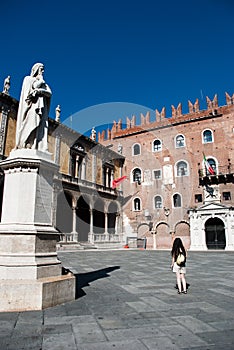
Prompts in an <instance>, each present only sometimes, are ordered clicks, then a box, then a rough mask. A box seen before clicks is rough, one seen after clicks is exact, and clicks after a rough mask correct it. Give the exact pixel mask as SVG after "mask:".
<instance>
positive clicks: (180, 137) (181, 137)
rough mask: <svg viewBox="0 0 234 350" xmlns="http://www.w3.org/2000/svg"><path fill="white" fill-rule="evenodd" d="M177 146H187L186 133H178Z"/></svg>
mask: <svg viewBox="0 0 234 350" xmlns="http://www.w3.org/2000/svg"><path fill="white" fill-rule="evenodd" d="M175 146H176V148H181V147H185V137H184V135H177V136H176V138H175Z"/></svg>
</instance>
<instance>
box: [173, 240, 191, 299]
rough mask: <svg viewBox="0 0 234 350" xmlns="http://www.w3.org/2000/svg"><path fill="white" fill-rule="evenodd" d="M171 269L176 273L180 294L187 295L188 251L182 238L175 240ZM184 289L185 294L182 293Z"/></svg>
mask: <svg viewBox="0 0 234 350" xmlns="http://www.w3.org/2000/svg"><path fill="white" fill-rule="evenodd" d="M171 256H172V262H171V268H172V271H173V272H175V273H176V280H177V285H178V294H181V293H184V294H187V284H186V280H185V274H186V265H185V264H186V251H185V248H184V245H183V243H182V240H181V239H180V238H175V240H174V242H173V246H172V249H171ZM182 287H183V292H182Z"/></svg>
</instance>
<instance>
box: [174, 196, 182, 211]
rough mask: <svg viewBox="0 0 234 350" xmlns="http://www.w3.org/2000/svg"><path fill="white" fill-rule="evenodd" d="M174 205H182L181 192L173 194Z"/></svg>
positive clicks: (177, 206)
mask: <svg viewBox="0 0 234 350" xmlns="http://www.w3.org/2000/svg"><path fill="white" fill-rule="evenodd" d="M173 206H174V208H180V207H181V195H180V194H179V193H176V194H174V195H173Z"/></svg>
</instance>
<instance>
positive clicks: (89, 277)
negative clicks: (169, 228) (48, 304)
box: [0, 249, 234, 350]
mask: <svg viewBox="0 0 234 350" xmlns="http://www.w3.org/2000/svg"><path fill="white" fill-rule="evenodd" d="M59 258H60V260H61V261H62V263H63V266H65V267H66V268H68V269H70V270H72V272H73V273H74V274H75V275H76V278H77V299H76V300H75V301H73V302H70V303H66V304H62V305H59V306H56V307H53V308H49V309H46V310H43V311H33V312H21V313H14V312H13V313H1V314H0V349H1V350H21V349H24V350H26V349H27V350H40V349H41V350H67V349H69V350H111V349H112V350H113V349H115V350H120V349H122V350H156V349H162V350H166V349H174V350H176V349H203V350H219V349H222V350H231V349H232V350H233V349H234V252H223V251H222V252H220V251H212V252H211V251H209V252H189V256H188V261H187V282H188V283H189V284H190V287H189V289H188V294H187V295H178V294H177V291H176V289H175V274H173V273H172V272H171V270H170V262H171V258H170V252H169V251H147V250H127V249H125V250H105V251H100V250H93V251H87V250H83V251H73V252H60V253H59Z"/></svg>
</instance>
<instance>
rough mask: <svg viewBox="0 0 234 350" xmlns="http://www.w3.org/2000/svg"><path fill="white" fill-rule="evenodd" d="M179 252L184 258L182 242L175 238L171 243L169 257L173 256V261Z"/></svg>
mask: <svg viewBox="0 0 234 350" xmlns="http://www.w3.org/2000/svg"><path fill="white" fill-rule="evenodd" d="M180 251H182V253H183V254H184V256H186V252H185V248H184V245H183V242H182V240H181V239H180V238H179V237H177V238H175V240H174V242H173V246H172V249H171V255H172V256H174V258H175V260H176V259H177V257H178V255H179V252H180Z"/></svg>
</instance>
